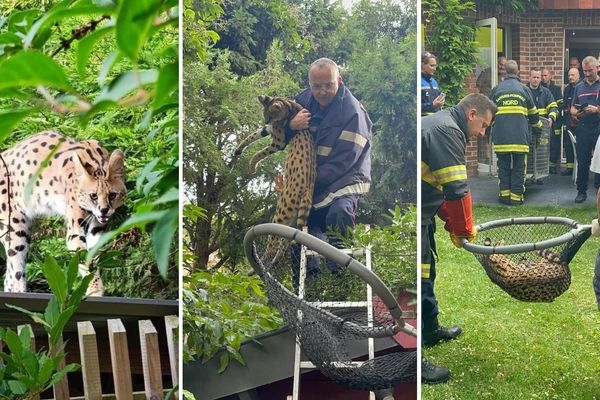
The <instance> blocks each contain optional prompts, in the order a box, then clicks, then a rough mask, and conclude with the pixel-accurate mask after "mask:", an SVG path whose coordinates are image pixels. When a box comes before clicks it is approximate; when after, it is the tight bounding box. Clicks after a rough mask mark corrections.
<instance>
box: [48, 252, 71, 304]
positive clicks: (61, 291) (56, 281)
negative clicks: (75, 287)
mask: <svg viewBox="0 0 600 400" xmlns="http://www.w3.org/2000/svg"><path fill="white" fill-rule="evenodd" d="M42 272H43V274H44V276H45V277H46V280H47V281H48V285H49V286H50V290H51V291H52V294H53V295H54V296H56V298H57V300H58V303H59V304H63V303H64V302H65V301H66V298H67V278H66V276H65V273H64V272H63V270H62V269H61V268H60V266H59V265H58V263H57V262H56V260H55V259H54V258H53V257H51V256H46V260H45V261H44V265H43V266H42Z"/></svg>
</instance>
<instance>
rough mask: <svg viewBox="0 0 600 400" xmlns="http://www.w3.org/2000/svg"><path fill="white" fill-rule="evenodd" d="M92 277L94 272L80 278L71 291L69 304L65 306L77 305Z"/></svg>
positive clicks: (75, 306) (76, 306)
mask: <svg viewBox="0 0 600 400" xmlns="http://www.w3.org/2000/svg"><path fill="white" fill-rule="evenodd" d="M92 279H94V274H88V275H86V276H84V277H83V278H82V279H81V281H80V282H79V284H78V285H77V286H76V287H75V288H74V289H73V292H71V297H70V298H69V304H67V306H70V307H74V308H75V309H77V308H78V307H79V304H81V300H82V299H83V298H84V297H85V292H86V291H87V288H88V287H89V286H90V282H91V281H92Z"/></svg>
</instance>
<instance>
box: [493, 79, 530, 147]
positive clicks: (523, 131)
mask: <svg viewBox="0 0 600 400" xmlns="http://www.w3.org/2000/svg"><path fill="white" fill-rule="evenodd" d="M490 99H492V101H494V102H495V103H496V105H497V106H498V112H497V113H496V116H495V117H494V123H493V126H492V142H493V143H494V151H495V152H496V153H506V152H511V153H528V152H529V138H530V133H529V126H528V125H531V126H533V127H534V128H541V127H542V121H541V120H540V116H539V113H538V109H537V107H536V106H535V102H534V100H533V96H532V95H531V90H529V88H528V87H527V86H525V85H523V84H522V83H521V81H520V80H519V78H517V76H516V75H507V77H506V79H505V80H504V81H503V82H502V83H500V84H499V85H498V86H496V87H494V88H493V89H492V92H491V93H490Z"/></svg>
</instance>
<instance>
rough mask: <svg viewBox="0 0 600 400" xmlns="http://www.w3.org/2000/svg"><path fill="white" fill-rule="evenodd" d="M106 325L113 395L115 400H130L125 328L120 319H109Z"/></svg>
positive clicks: (129, 373)
mask: <svg viewBox="0 0 600 400" xmlns="http://www.w3.org/2000/svg"><path fill="white" fill-rule="evenodd" d="M107 323H108V339H109V344H110V361H111V364H112V371H113V378H114V381H115V395H116V397H117V400H132V399H133V395H132V393H133V385H132V383H131V366H130V365H129V348H128V347H127V333H126V331H125V326H123V323H122V322H121V320H120V319H109V320H107Z"/></svg>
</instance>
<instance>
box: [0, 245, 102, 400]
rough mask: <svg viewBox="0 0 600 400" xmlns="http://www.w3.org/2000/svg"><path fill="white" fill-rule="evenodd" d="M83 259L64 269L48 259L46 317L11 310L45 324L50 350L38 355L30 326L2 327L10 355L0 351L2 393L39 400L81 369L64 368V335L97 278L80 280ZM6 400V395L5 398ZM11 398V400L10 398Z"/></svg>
mask: <svg viewBox="0 0 600 400" xmlns="http://www.w3.org/2000/svg"><path fill="white" fill-rule="evenodd" d="M82 259H83V255H82V254H80V253H78V254H76V255H75V256H74V257H72V258H71V260H70V261H69V263H68V266H67V267H66V268H61V267H60V266H59V265H58V263H57V262H56V261H55V260H54V259H53V258H51V257H48V258H46V261H45V263H44V267H43V273H44V276H45V277H46V279H47V281H48V284H49V286H50V288H51V289H52V297H51V298H50V301H49V302H48V305H47V306H46V309H45V310H44V312H43V313H38V312H31V311H28V310H25V309H22V308H20V307H16V306H11V305H8V307H10V308H13V309H16V310H18V311H22V312H24V313H25V314H27V315H29V316H30V317H31V318H32V320H33V321H34V322H35V323H38V324H41V325H42V327H43V328H44V330H45V331H46V332H47V334H48V338H49V344H48V349H46V350H40V351H37V352H36V351H34V350H33V348H32V346H33V345H32V341H31V337H32V336H33V332H32V330H31V327H30V326H29V325H26V326H25V328H24V329H22V330H21V331H20V332H18V333H17V332H15V331H13V330H12V329H10V328H1V327H0V339H1V340H2V341H3V342H4V343H5V344H6V346H7V348H8V351H7V352H5V351H0V358H1V359H2V361H3V362H2V363H1V364H0V393H11V394H13V395H17V396H18V398H24V399H35V398H39V394H40V393H41V392H43V391H44V390H46V389H47V388H49V387H51V386H52V385H53V384H55V383H57V382H59V381H60V380H61V379H62V378H63V377H64V376H65V375H66V374H67V373H68V372H72V371H75V370H77V369H78V368H79V365H77V364H69V365H66V366H64V367H62V366H61V363H62V362H63V361H64V358H65V356H64V344H63V343H62V332H63V330H64V328H65V326H66V324H67V322H68V321H69V320H70V319H71V317H72V315H73V313H74V312H75V310H77V308H78V307H79V305H80V304H81V301H82V299H83V298H84V297H85V292H86V289H87V287H88V285H89V284H90V282H91V280H92V278H93V277H94V275H93V274H89V275H87V276H86V277H84V278H83V279H78V268H79V263H80V262H81V261H82ZM1 397H2V398H4V396H3V395H1ZM8 398H11V397H8Z"/></svg>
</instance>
